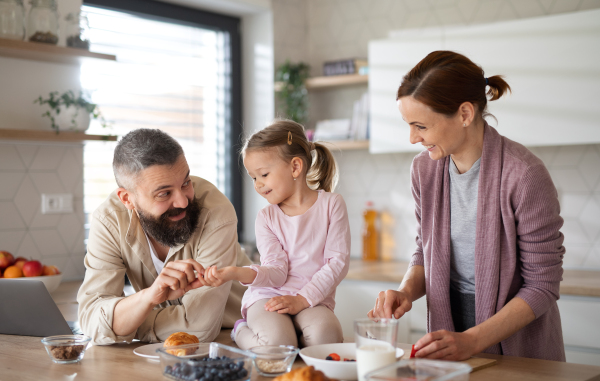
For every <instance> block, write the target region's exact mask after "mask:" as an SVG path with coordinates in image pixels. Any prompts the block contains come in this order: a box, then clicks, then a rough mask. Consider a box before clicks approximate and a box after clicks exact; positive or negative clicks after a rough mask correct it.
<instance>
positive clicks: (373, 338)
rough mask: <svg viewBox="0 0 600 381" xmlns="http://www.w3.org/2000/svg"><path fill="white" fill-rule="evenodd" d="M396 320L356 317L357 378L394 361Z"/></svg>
mask: <svg viewBox="0 0 600 381" xmlns="http://www.w3.org/2000/svg"><path fill="white" fill-rule="evenodd" d="M397 335H398V320H395V319H377V320H371V319H357V320H355V321H354V340H355V342H356V369H357V373H358V380H359V381H365V374H367V373H369V372H370V371H372V370H375V369H379V368H382V367H384V366H386V365H389V364H392V363H394V362H396V338H397Z"/></svg>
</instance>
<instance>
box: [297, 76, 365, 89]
mask: <svg viewBox="0 0 600 381" xmlns="http://www.w3.org/2000/svg"><path fill="white" fill-rule="evenodd" d="M368 83H369V76H368V75H359V74H349V75H332V76H327V77H313V78H309V79H307V80H306V89H308V90H318V89H326V88H330V87H338V86H350V85H366V84H368Z"/></svg>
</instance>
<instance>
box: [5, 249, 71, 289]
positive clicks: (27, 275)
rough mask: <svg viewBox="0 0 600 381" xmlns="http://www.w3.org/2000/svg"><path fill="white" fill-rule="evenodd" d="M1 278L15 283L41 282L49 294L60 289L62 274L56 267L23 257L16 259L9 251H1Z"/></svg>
mask: <svg viewBox="0 0 600 381" xmlns="http://www.w3.org/2000/svg"><path fill="white" fill-rule="evenodd" d="M0 278H4V279H10V280H14V281H24V282H25V281H32V280H39V281H41V282H42V283H44V286H46V289H48V292H52V291H54V290H56V289H57V288H58V286H59V285H60V282H61V280H62V274H61V273H60V271H59V270H58V268H57V267H56V266H45V265H43V264H42V263H41V262H40V261H35V260H29V259H26V258H23V257H18V258H14V257H13V256H12V254H10V253H9V252H7V251H1V250H0Z"/></svg>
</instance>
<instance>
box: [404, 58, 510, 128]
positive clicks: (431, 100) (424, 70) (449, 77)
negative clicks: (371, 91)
mask: <svg viewBox="0 0 600 381" xmlns="http://www.w3.org/2000/svg"><path fill="white" fill-rule="evenodd" d="M486 87H489V89H488V91H487V95H489V96H490V101H495V100H496V99H498V98H500V97H501V96H503V95H504V94H506V92H507V91H511V89H510V86H509V85H508V83H506V81H504V79H503V76H501V75H494V76H492V77H489V78H486V77H485V75H484V71H483V69H482V68H481V67H480V66H478V65H476V64H474V63H473V62H472V61H471V60H470V59H468V58H467V57H465V56H463V55H462V54H459V53H455V52H452V51H448V50H438V51H435V52H432V53H429V54H428V55H427V57H425V58H423V59H422V60H421V62H419V63H418V64H417V66H415V67H414V68H412V70H411V71H409V72H408V73H407V74H406V75H405V76H404V78H402V84H400V87H399V88H398V94H397V95H396V100H398V99H400V98H402V97H406V96H412V97H413V98H415V99H416V100H417V101H419V102H421V103H424V104H426V105H427V106H429V107H431V109H432V110H433V111H435V112H438V113H440V114H444V115H448V116H450V115H454V114H456V112H457V111H458V108H459V107H460V105H461V104H463V103H464V102H471V103H473V104H474V105H476V106H477V111H478V112H479V113H480V115H481V116H482V117H485V116H486V115H489V114H488V113H487V109H486V107H487V101H488V100H487V97H486V92H485V89H486Z"/></svg>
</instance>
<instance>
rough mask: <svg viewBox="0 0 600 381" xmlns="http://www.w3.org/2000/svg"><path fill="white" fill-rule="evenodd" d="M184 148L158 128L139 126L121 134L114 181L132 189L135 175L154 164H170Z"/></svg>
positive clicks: (114, 161)
mask: <svg viewBox="0 0 600 381" xmlns="http://www.w3.org/2000/svg"><path fill="white" fill-rule="evenodd" d="M181 155H183V148H181V145H179V143H178V142H177V141H176V140H175V139H173V138H172V137H171V136H170V135H169V134H167V133H165V132H163V131H161V130H153V129H149V128H140V129H137V130H133V131H131V132H129V133H128V134H126V135H125V136H123V138H122V139H121V140H120V141H119V143H118V144H117V147H116V148H115V154H114V157H113V172H114V174H115V180H117V185H118V186H119V187H121V188H125V189H127V190H129V191H132V192H134V191H135V188H136V186H135V185H136V180H137V176H138V175H139V174H140V172H141V171H143V170H144V169H146V168H148V167H150V166H153V165H173V164H175V163H176V162H177V160H178V159H179V158H180V157H181Z"/></svg>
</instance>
